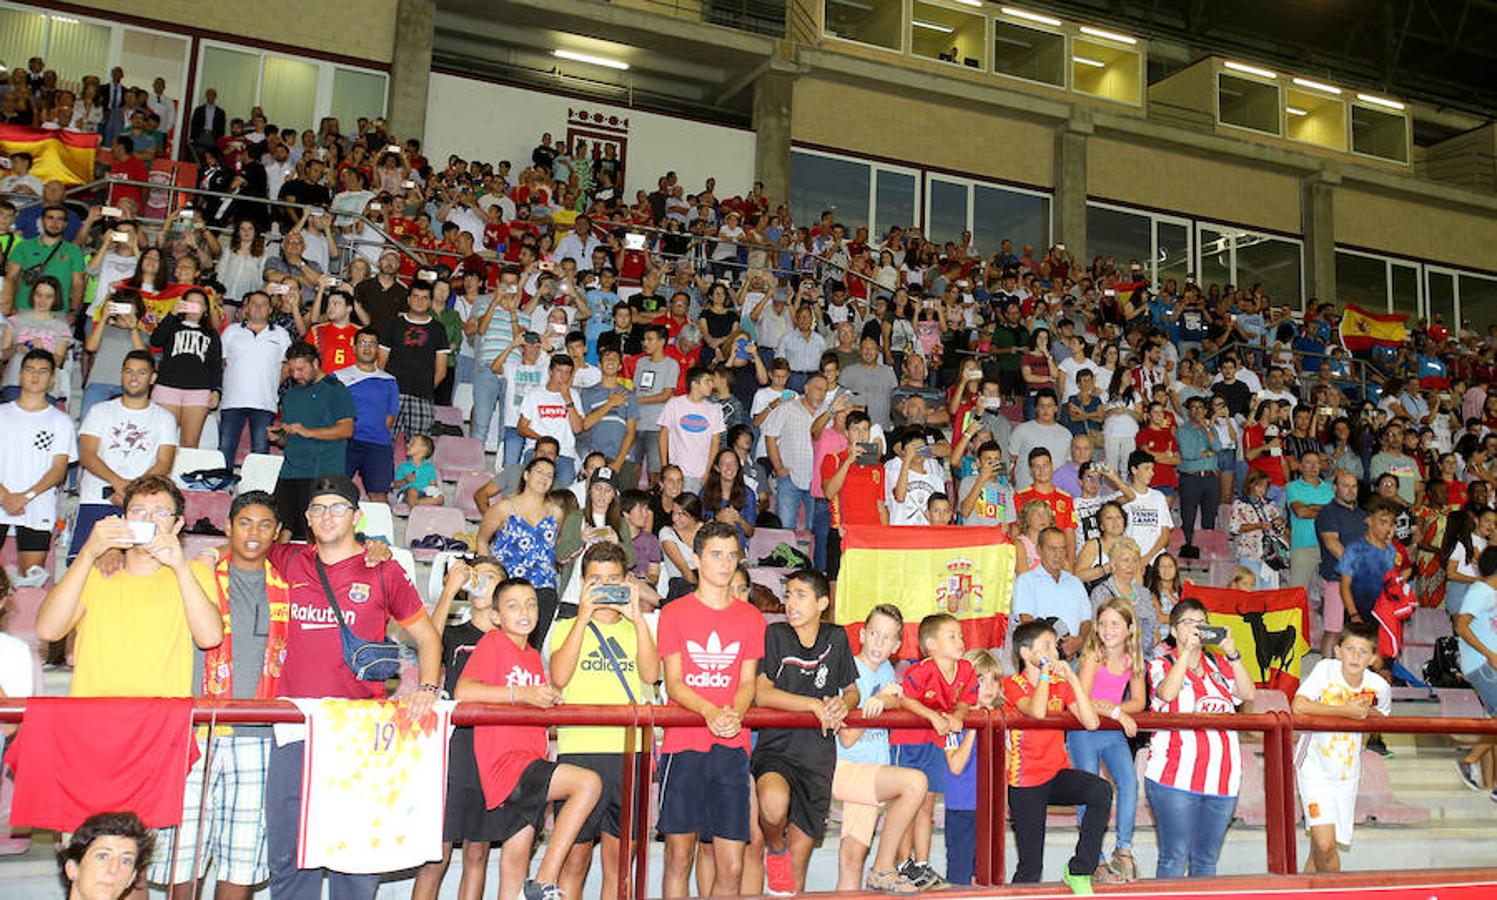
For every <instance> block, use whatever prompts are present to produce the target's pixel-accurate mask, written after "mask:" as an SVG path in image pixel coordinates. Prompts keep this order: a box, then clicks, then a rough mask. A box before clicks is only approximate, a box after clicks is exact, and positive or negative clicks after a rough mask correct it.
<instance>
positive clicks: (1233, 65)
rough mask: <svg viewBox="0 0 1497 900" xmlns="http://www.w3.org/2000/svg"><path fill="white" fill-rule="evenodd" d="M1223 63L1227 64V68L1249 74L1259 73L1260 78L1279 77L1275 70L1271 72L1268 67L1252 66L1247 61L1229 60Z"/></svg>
mask: <svg viewBox="0 0 1497 900" xmlns="http://www.w3.org/2000/svg"><path fill="white" fill-rule="evenodd" d="M1222 65H1224V66H1226V67H1227V68H1229V69H1231V70H1232V71H1234V72H1246V73H1247V74H1249V75H1257V76H1258V77H1259V78H1278V77H1279V76H1278V74H1277V73H1275V72H1270V71H1269V70H1267V69H1260V68H1258V67H1257V66H1250V65H1248V64H1247V63H1240V62H1231V61H1228V62H1225V63H1222Z"/></svg>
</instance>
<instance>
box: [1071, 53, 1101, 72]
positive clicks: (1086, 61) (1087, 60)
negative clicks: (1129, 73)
mask: <svg viewBox="0 0 1497 900" xmlns="http://www.w3.org/2000/svg"><path fill="white" fill-rule="evenodd" d="M1071 59H1073V60H1075V61H1076V62H1078V63H1080V64H1081V65H1083V66H1091V67H1092V68H1093V69H1105V68H1107V63H1105V62H1103V61H1102V60H1100V59H1092V58H1091V57H1090V56H1073V57H1071Z"/></svg>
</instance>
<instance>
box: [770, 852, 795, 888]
mask: <svg viewBox="0 0 1497 900" xmlns="http://www.w3.org/2000/svg"><path fill="white" fill-rule="evenodd" d="M764 884H765V887H766V889H767V890H768V892H769V893H770V894H773V895H774V896H776V897H793V896H794V895H795V866H794V865H793V864H792V863H791V862H790V847H789V846H788V845H787V846H785V847H782V848H780V849H779V850H778V851H776V850H771V849H769V848H768V847H765V848H764Z"/></svg>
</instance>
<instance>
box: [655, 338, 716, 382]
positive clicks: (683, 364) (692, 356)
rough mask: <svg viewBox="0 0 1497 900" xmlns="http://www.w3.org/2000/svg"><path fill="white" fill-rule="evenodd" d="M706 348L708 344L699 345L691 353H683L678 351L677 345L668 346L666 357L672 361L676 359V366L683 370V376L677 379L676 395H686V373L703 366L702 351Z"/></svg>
mask: <svg viewBox="0 0 1497 900" xmlns="http://www.w3.org/2000/svg"><path fill="white" fill-rule="evenodd" d="M706 346H707V345H706V344H698V345H697V348H696V349H695V350H693V351H691V352H690V353H682V352H681V351H680V350H678V349H676V345H675V344H667V345H666V347H665V355H666V356H669V357H670V358H671V359H674V360H675V361H676V365H677V366H678V367H679V368H680V370H681V374H680V375H679V376H677V377H676V393H678V394H684V393H686V373H687V372H689V371H691V369H692V367H693V366H699V365H701V364H702V349H703V348H704V347H706Z"/></svg>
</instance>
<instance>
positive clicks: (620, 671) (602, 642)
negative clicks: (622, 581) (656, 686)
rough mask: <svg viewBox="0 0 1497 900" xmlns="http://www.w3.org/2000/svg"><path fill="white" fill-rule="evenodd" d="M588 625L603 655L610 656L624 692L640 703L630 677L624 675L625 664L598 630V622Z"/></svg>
mask: <svg viewBox="0 0 1497 900" xmlns="http://www.w3.org/2000/svg"><path fill="white" fill-rule="evenodd" d="M587 627H588V628H589V629H591V630H592V633H593V637H595V638H597V639H598V646H599V647H600V648H602V650H603V655H604V656H606V657H608V661H609V662H610V663H612V664H613V674H615V675H617V676H618V677H619V684H622V685H623V686H624V693H625V694H627V695H628V696H629V702H630V703H635V704H637V703H639V701H638V700H636V699H634V690H633V689H632V688H630V687H629V679H627V678H625V677H624V667H623V665H622V664H621V663H620V662H619V658H618V657H617V656H614V655H613V648H612V647H610V646H608V639H607V638H605V637H604V636H603V632H601V631H599V630H598V626H597V623H595V622H588V623H587Z"/></svg>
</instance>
